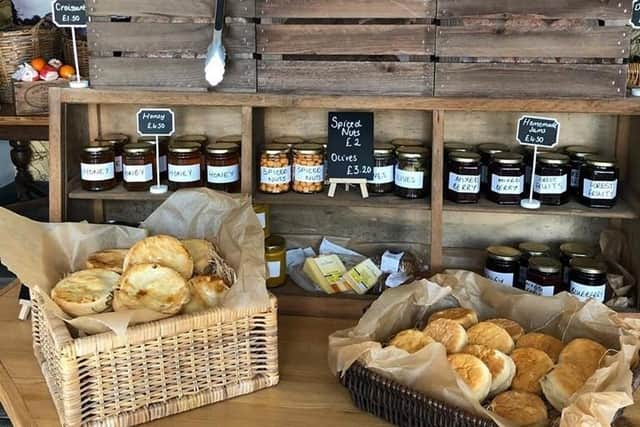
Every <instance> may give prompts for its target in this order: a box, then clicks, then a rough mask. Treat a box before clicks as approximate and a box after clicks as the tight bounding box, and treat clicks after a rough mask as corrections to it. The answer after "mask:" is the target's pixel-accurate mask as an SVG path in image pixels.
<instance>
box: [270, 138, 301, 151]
mask: <svg viewBox="0 0 640 427" xmlns="http://www.w3.org/2000/svg"><path fill="white" fill-rule="evenodd" d="M272 143H274V144H284V145H287V146H288V147H289V148H291V147H292V146H294V145H296V144H302V143H304V139H302V138H300V137H299V136H286V135H285V136H279V137H277V138H273V141H272Z"/></svg>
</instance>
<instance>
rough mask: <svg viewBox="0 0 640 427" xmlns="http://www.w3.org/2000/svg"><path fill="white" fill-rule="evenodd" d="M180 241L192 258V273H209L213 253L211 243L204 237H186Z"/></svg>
mask: <svg viewBox="0 0 640 427" xmlns="http://www.w3.org/2000/svg"><path fill="white" fill-rule="evenodd" d="M181 242H182V244H183V245H184V247H185V248H187V251H189V255H191V258H193V274H195V275H203V274H210V273H211V262H212V258H213V254H214V253H215V247H214V246H213V243H211V242H210V241H208V240H204V239H188V240H182V241H181Z"/></svg>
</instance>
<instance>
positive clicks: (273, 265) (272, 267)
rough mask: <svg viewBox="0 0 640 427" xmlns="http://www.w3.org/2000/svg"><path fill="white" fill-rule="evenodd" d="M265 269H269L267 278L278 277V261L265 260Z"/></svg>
mask: <svg viewBox="0 0 640 427" xmlns="http://www.w3.org/2000/svg"><path fill="white" fill-rule="evenodd" d="M267 270H268V271H269V277H268V279H273V278H275V277H280V261H269V262H267Z"/></svg>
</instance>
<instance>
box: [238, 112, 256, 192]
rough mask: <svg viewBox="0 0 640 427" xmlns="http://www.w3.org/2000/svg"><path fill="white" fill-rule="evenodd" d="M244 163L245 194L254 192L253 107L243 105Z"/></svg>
mask: <svg viewBox="0 0 640 427" xmlns="http://www.w3.org/2000/svg"><path fill="white" fill-rule="evenodd" d="M241 133H242V148H241V157H242V165H241V167H240V179H241V182H240V188H241V190H240V191H242V193H244V194H253V157H254V155H253V108H252V107H242V129H241Z"/></svg>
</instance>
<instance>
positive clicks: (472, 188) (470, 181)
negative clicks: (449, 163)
mask: <svg viewBox="0 0 640 427" xmlns="http://www.w3.org/2000/svg"><path fill="white" fill-rule="evenodd" d="M449 190H451V191H455V192H456V193H463V194H478V193H479V192H480V175H458V174H457V173H453V172H449Z"/></svg>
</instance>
